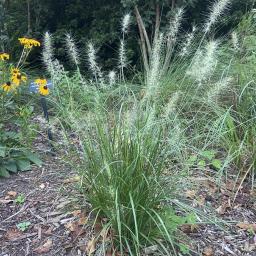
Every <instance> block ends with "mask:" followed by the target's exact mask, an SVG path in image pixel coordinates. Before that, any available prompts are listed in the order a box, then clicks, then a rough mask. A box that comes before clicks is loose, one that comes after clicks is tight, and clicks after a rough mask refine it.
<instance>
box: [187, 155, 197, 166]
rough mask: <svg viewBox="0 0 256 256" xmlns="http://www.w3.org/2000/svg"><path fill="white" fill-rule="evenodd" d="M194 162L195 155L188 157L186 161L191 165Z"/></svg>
mask: <svg viewBox="0 0 256 256" xmlns="http://www.w3.org/2000/svg"><path fill="white" fill-rule="evenodd" d="M196 160H197V156H196V155H193V156H190V157H189V159H188V164H189V165H193V164H195V162H196Z"/></svg>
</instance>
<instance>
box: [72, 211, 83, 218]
mask: <svg viewBox="0 0 256 256" xmlns="http://www.w3.org/2000/svg"><path fill="white" fill-rule="evenodd" d="M72 214H73V216H74V217H77V216H79V215H80V214H81V210H75V211H73V212H72Z"/></svg>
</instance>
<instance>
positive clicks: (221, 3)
mask: <svg viewBox="0 0 256 256" xmlns="http://www.w3.org/2000/svg"><path fill="white" fill-rule="evenodd" d="M230 3H231V0H218V1H215V3H214V4H213V6H212V7H211V12H210V14H209V17H208V19H207V21H206V23H205V25H204V31H205V33H208V32H209V31H210V30H211V28H212V26H213V25H214V24H215V23H216V22H217V20H218V18H219V17H220V16H221V15H222V13H223V12H224V11H225V10H226V9H227V8H228V6H229V4H230Z"/></svg>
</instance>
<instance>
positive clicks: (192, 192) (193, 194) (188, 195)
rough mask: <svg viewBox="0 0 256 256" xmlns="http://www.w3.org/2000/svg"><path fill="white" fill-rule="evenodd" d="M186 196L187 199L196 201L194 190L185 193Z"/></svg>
mask: <svg viewBox="0 0 256 256" xmlns="http://www.w3.org/2000/svg"><path fill="white" fill-rule="evenodd" d="M185 195H186V197H187V198H190V199H194V198H195V196H196V191H194V190H188V191H186V192H185Z"/></svg>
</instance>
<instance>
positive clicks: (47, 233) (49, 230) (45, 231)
mask: <svg viewBox="0 0 256 256" xmlns="http://www.w3.org/2000/svg"><path fill="white" fill-rule="evenodd" d="M52 230H53V228H52V227H49V228H48V229H46V230H43V231H42V232H43V234H45V235H51V234H52Z"/></svg>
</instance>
